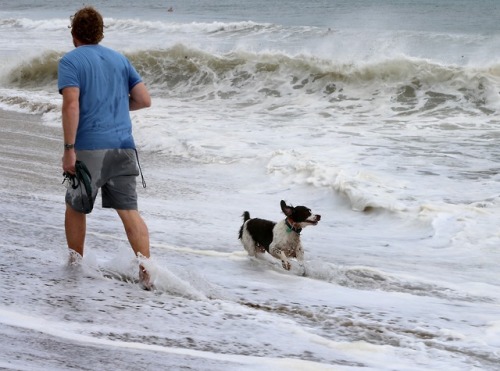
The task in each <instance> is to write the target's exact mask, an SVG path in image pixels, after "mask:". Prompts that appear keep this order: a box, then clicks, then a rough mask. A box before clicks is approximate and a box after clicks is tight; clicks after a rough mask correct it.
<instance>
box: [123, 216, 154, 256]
mask: <svg viewBox="0 0 500 371" xmlns="http://www.w3.org/2000/svg"><path fill="white" fill-rule="evenodd" d="M116 211H117V212H118V215H119V216H120V218H121V220H122V222H123V226H124V227H125V232H126V233H127V238H128V241H129V242H130V245H131V246H132V249H133V250H134V252H135V254H136V255H139V254H141V255H142V256H144V257H145V258H149V231H148V227H147V226H146V223H144V220H143V219H142V217H141V215H140V214H139V212H138V211H137V210H116Z"/></svg>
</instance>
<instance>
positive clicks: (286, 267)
mask: <svg viewBox="0 0 500 371" xmlns="http://www.w3.org/2000/svg"><path fill="white" fill-rule="evenodd" d="M281 265H282V266H283V269H286V270H287V271H289V270H290V268H291V267H292V265H291V264H290V262H288V261H285V260H282V261H281Z"/></svg>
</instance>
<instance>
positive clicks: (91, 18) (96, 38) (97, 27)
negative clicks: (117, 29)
mask: <svg viewBox="0 0 500 371" xmlns="http://www.w3.org/2000/svg"><path fill="white" fill-rule="evenodd" d="M71 35H73V37H75V38H76V39H78V40H79V41H80V42H82V43H84V44H99V42H100V41H101V40H102V39H103V38H104V21H103V20H102V16H101V14H100V13H99V12H98V11H97V10H95V9H94V8H93V7H91V6H87V7H85V8H82V9H80V10H78V11H77V12H76V13H75V14H74V15H73V16H72V17H71Z"/></svg>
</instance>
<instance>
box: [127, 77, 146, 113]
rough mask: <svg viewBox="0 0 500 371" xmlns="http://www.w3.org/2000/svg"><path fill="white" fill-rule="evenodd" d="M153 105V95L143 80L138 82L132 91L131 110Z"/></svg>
mask: <svg viewBox="0 0 500 371" xmlns="http://www.w3.org/2000/svg"><path fill="white" fill-rule="evenodd" d="M150 106H151V97H150V95H149V92H148V89H147V88H146V85H144V83H143V82H140V83H138V84H136V85H135V86H134V87H133V88H132V90H131V91H130V98H129V110H130V111H135V110H138V109H141V108H147V107H150Z"/></svg>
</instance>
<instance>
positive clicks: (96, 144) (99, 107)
mask: <svg viewBox="0 0 500 371" xmlns="http://www.w3.org/2000/svg"><path fill="white" fill-rule="evenodd" d="M103 31H104V24H103V18H102V16H101V14H100V13H99V12H97V11H96V10H95V9H94V8H92V7H84V8H82V9H80V10H78V11H77V12H76V13H75V15H74V16H72V17H71V35H72V37H73V44H74V46H75V49H74V50H72V51H70V52H69V53H67V54H66V55H65V56H64V57H63V58H62V59H61V60H60V62H59V66H58V88H59V92H60V94H62V99H63V102H62V126H63V134H64V150H63V158H62V168H63V171H64V173H65V174H66V175H67V177H68V178H69V179H70V180H71V179H73V186H71V187H68V191H67V193H66V214H65V230H66V239H67V243H68V247H69V249H70V259H72V258H74V257H75V256H76V257H78V256H83V249H84V242H85V234H86V214H87V213H90V212H91V211H92V205H93V201H94V200H95V198H96V196H97V191H98V189H101V194H102V206H103V207H105V208H113V209H115V210H116V211H117V213H118V215H119V217H120V219H121V221H122V223H123V226H124V227H125V232H126V234H127V238H128V241H129V242H130V245H131V246H132V249H133V250H134V252H135V254H136V256H138V257H139V258H149V256H150V253H149V232H148V228H147V226H146V223H145V222H144V220H143V219H142V217H141V215H140V214H139V212H138V206H137V192H136V177H137V176H138V175H139V173H140V167H139V160H138V156H137V151H136V149H135V143H134V138H133V137H132V123H131V119H130V113H129V111H133V110H138V109H141V108H146V107H149V106H150V105H151V98H150V95H149V92H148V90H147V89H146V86H145V85H144V83H143V82H142V80H141V77H140V76H139V74H138V73H137V71H136V70H135V68H134V67H133V66H132V65H131V63H130V62H129V60H128V59H127V58H126V57H125V56H123V55H122V54H120V53H118V52H116V51H114V50H112V49H109V48H106V47H103V46H101V45H99V42H100V41H101V40H102V39H103V37H104V34H103ZM77 160H78V162H77ZM81 163H83V164H85V165H86V168H87V169H88V171H89V172H90V175H91V182H90V183H91V184H90V185H91V191H90V194H89V195H87V193H86V190H85V188H84V184H83V183H84V182H83V181H78V179H77V180H76V181H74V180H75V174H76V175H78V174H79V173H78V170H80V168H81V165H80V164H81ZM75 254H78V255H75ZM70 261H71V260H70ZM139 279H140V282H141V284H142V285H143V287H144V288H146V289H151V287H152V285H151V279H150V275H149V273H148V272H147V271H146V269H145V268H144V266H143V264H141V262H140V264H139Z"/></svg>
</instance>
